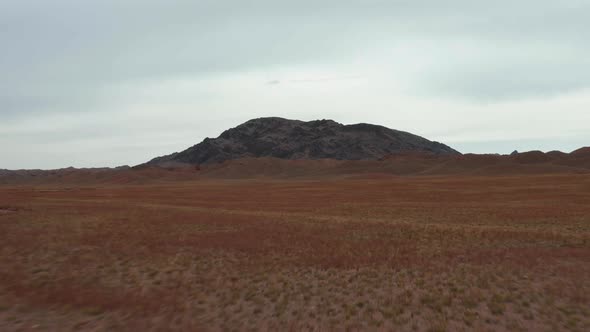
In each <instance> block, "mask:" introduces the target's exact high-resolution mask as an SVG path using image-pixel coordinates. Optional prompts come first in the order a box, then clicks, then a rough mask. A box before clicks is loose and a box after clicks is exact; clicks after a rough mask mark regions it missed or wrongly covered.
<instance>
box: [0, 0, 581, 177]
mask: <svg viewBox="0 0 590 332" xmlns="http://www.w3.org/2000/svg"><path fill="white" fill-rule="evenodd" d="M589 40H590V1H588V0H583V1H582V0H562V1H553V0H536V1H533V0H520V1H514V0H497V1H485V2H484V1H473V0H447V1H435V0H423V1H421V0H413V1H409V0H408V1H405V0H404V1H401V0H383V1H371V0H362V1H361V0H359V1H347V0H339V1H336V0H323V1H322V0H298V1H280V0H250V1H248V0H190V1H189V0H160V1H156V0H127V1H125V0H101V1H77V0H52V1H46V0H0V156H1V158H0V169H2V168H8V169H20V168H61V167H68V166H74V167H100V166H118V165H124V164H129V165H135V164H139V163H142V162H145V161H147V160H149V159H151V158H153V157H156V156H160V155H164V154H169V153H172V152H175V151H180V150H183V149H185V148H187V147H189V146H192V145H194V144H196V143H198V142H200V141H201V140H203V139H204V138H205V137H217V136H218V135H219V134H220V133H221V132H222V131H223V130H225V129H228V128H231V127H235V126H236V125H239V124H240V123H242V122H244V121H247V120H249V119H252V118H257V117H265V116H280V117H285V118H290V119H300V120H315V119H333V120H335V121H338V122H341V123H345V124H350V123H359V122H365V123H373V124H380V125H384V126H387V127H390V128H394V129H398V130H403V131H408V132H412V133H414V134H417V135H421V136H424V137H426V138H428V139H432V140H436V141H440V142H443V143H445V144H448V145H450V146H451V147H453V148H455V149H457V150H459V151H461V152H464V153H469V152H473V153H510V152H511V151H512V150H515V149H516V150H519V151H527V150H542V151H549V150H562V151H565V152H569V151H572V150H575V149H577V148H579V147H582V146H589V145H590V42H589Z"/></svg>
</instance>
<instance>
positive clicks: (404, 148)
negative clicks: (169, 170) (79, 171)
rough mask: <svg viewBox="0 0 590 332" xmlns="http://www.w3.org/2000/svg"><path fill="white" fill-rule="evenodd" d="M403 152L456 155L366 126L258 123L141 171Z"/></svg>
mask: <svg viewBox="0 0 590 332" xmlns="http://www.w3.org/2000/svg"><path fill="white" fill-rule="evenodd" d="M405 152H426V153H431V154H435V155H460V153H459V152H458V151H456V150H454V149H452V148H450V147H448V146H446V145H444V144H442V143H438V142H433V141H429V140H427V139H425V138H423V137H420V136H417V135H414V134H410V133H407V132H403V131H398V130H393V129H389V128H386V127H383V126H378V125H371V124H365V123H362V124H354V125H343V124H340V123H337V122H335V121H332V120H317V121H309V122H304V121H298V120H288V119H283V118H277V117H272V118H259V119H253V120H250V121H248V122H245V123H243V124H241V125H239V126H237V127H235V128H232V129H229V130H226V131H225V132H223V133H222V134H221V135H220V136H219V137H217V138H214V139H210V138H206V139H205V140H204V141H203V142H201V143H199V144H197V145H195V146H193V147H191V148H189V149H187V150H184V151H182V152H177V153H173V154H171V155H167V156H163V157H158V158H155V159H153V160H151V161H149V162H148V163H146V164H144V166H174V165H186V164H191V165H207V164H212V163H220V162H223V161H226V160H233V159H241V158H252V157H255V158H260V157H272V158H279V159H338V160H376V159H380V158H383V157H385V156H388V155H392V154H397V153H405Z"/></svg>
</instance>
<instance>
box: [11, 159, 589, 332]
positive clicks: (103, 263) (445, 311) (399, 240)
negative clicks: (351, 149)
mask: <svg viewBox="0 0 590 332" xmlns="http://www.w3.org/2000/svg"><path fill="white" fill-rule="evenodd" d="M258 169H259V170H260V171H261V172H262V173H264V172H263V170H262V169H261V168H259V167H258ZM148 171H149V170H145V171H144V172H148ZM175 172H176V173H178V174H177V175H175V176H167V177H166V176H161V175H160V180H159V181H152V182H145V183H143V184H142V183H139V182H141V181H139V182H138V181H127V180H128V179H127V180H125V179H121V178H117V177H113V178H111V181H103V180H100V181H99V180H97V179H96V178H95V177H94V178H93V180H92V181H90V180H88V181H81V180H80V178H75V177H74V178H73V179H76V181H73V182H72V183H69V184H68V182H67V181H62V182H59V181H49V182H47V183H37V184H34V183H28V184H27V183H21V184H4V185H3V186H0V267H1V268H0V330H2V331H41V330H47V331H73V330H82V331H129V330H132V331H167V330H178V331H226V330H227V331H248V330H273V331H277V330H293V331H295V330H316V331H317V330H322V331H324V330H395V331H398V330H399V331H413V330H418V331H461V330H477V331H488V330H489V331H557V330H571V331H588V330H590V177H588V174H587V173H586V174H576V173H563V174H559V173H553V174H529V175H525V174H518V175H513V174H507V175H498V174H488V175H484V176H479V175H448V174H447V175H424V176H396V175H391V174H387V175H384V174H373V175H371V174H359V175H357V176H346V177H345V176H332V177H330V176H322V177H314V176H310V177H307V178H306V177H292V178H289V177H284V176H283V177H279V176H275V177H272V176H268V177H260V178H242V179H240V178H236V179H227V176H226V178H225V179H223V178H215V176H211V177H199V176H192V175H190V176H189V175H186V174H184V173H183V172H182V171H175ZM175 172H172V173H175ZM187 172H188V171H187ZM176 173H175V174H176ZM148 174H151V173H148ZM183 174H184V175H183ZM211 174H213V175H215V174H216V173H215V172H213V173H211ZM225 175H227V174H225ZM82 176H88V175H87V174H86V175H82ZM152 176H153V174H152ZM93 181H94V182H93Z"/></svg>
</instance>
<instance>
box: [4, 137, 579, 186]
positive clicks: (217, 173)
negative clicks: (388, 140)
mask: <svg viewBox="0 0 590 332" xmlns="http://www.w3.org/2000/svg"><path fill="white" fill-rule="evenodd" d="M546 174H547V175H548V174H570V175H574V174H584V176H587V174H590V148H588V147H587V148H582V149H578V150H576V151H574V152H572V153H564V152H560V151H551V152H547V153H543V152H541V151H529V152H523V153H518V152H515V153H513V154H511V155H496V154H464V155H458V154H434V153H429V152H401V153H394V154H391V155H387V156H385V157H383V158H380V159H378V160H336V159H294V160H288V159H281V158H273V157H259V158H240V159H232V160H226V161H224V162H222V163H209V164H207V165H202V166H200V165H199V166H195V165H190V164H179V163H178V164H171V165H169V166H162V164H157V165H153V166H149V165H145V166H143V167H134V168H129V167H118V168H89V169H75V168H64V169H58V170H16V171H9V170H2V169H0V185H57V186H59V187H63V188H67V187H68V186H75V185H88V186H95V185H102V184H146V183H159V182H171V181H182V182H186V181H193V180H195V181H198V180H200V179H251V178H278V179H294V178H300V179H342V178H363V179H365V178H369V179H371V178H373V179H374V178H381V177H389V176H526V175H546Z"/></svg>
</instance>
